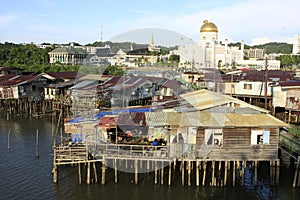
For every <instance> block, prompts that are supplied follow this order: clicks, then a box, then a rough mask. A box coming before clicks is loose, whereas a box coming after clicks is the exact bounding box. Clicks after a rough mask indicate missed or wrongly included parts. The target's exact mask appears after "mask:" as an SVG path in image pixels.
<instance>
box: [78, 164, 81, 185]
mask: <svg viewBox="0 0 300 200" xmlns="http://www.w3.org/2000/svg"><path fill="white" fill-rule="evenodd" d="M78 183H79V184H81V169H80V163H78Z"/></svg>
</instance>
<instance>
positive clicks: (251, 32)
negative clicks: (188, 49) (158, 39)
mask: <svg viewBox="0 0 300 200" xmlns="http://www.w3.org/2000/svg"><path fill="white" fill-rule="evenodd" d="M299 7H300V1H298V0H286V1H279V0H249V1H243V2H240V3H237V4H235V5H228V6H222V7H218V8H214V9H210V10H206V11H199V12H196V13H190V14H185V15H174V16H169V15H163V14H161V13H157V14H156V15H152V16H150V17H149V16H145V17H140V18H138V19H136V21H135V22H134V23H131V24H130V27H132V29H136V28H144V27H153V28H166V29H169V30H174V31H176V32H179V33H181V34H183V35H185V36H187V37H190V38H192V39H194V40H195V41H196V42H197V41H198V40H199V29H200V27H201V25H202V22H203V20H204V19H209V20H210V21H212V22H214V23H215V24H216V25H217V26H218V28H219V38H231V40H232V41H241V40H245V43H246V44H247V43H248V44H249V43H251V41H252V39H254V40H255V41H256V42H259V40H256V39H255V38H262V37H268V41H278V40H281V41H282V40H283V38H288V37H293V35H294V34H295V33H297V31H298V30H300V24H299V23H298V20H299V18H300V14H298V13H299V11H298V8H299ZM130 27H129V26H127V30H128V28H130ZM260 41H261V42H265V41H267V40H266V38H265V40H261V39H260Z"/></svg>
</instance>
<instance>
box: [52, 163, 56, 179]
mask: <svg viewBox="0 0 300 200" xmlns="http://www.w3.org/2000/svg"><path fill="white" fill-rule="evenodd" d="M52 173H53V183H57V166H56V164H54V165H53V169H52Z"/></svg>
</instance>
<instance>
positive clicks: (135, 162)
mask: <svg viewBox="0 0 300 200" xmlns="http://www.w3.org/2000/svg"><path fill="white" fill-rule="evenodd" d="M134 169H135V176H134V183H135V184H138V179H139V177H138V170H139V165H138V160H137V159H136V160H135V161H134Z"/></svg>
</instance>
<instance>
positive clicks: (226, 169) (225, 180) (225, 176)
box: [224, 160, 228, 186]
mask: <svg viewBox="0 0 300 200" xmlns="http://www.w3.org/2000/svg"><path fill="white" fill-rule="evenodd" d="M224 170H225V172H224V186H226V184H227V172H228V161H227V160H226V161H225V167H224Z"/></svg>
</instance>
